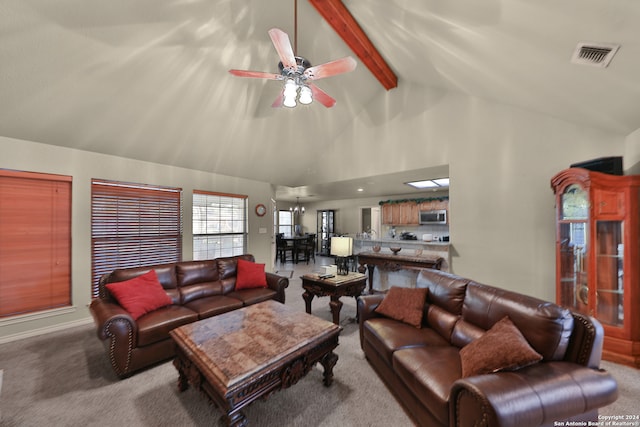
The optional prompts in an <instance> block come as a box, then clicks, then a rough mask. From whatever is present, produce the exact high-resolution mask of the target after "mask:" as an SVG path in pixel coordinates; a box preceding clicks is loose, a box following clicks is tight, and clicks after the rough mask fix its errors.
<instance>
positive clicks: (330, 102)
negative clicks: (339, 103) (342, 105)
mask: <svg viewBox="0 0 640 427" xmlns="http://www.w3.org/2000/svg"><path fill="white" fill-rule="evenodd" d="M307 84H308V85H309V87H310V88H311V93H312V94H313V99H314V100H316V101H318V102H319V103H321V104H322V105H324V106H325V107H327V108H331V107H333V106H334V105H336V100H335V99H333V98H332V97H330V96H329V95H328V94H327V93H326V92H325V91H323V90H322V89H320V88H319V87H318V86H316V85H314V84H313V83H307Z"/></svg>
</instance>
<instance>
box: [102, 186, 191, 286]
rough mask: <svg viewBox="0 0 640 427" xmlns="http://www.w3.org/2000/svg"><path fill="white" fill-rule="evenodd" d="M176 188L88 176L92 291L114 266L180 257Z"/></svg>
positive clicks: (178, 191) (179, 196)
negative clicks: (104, 179) (89, 187)
mask: <svg viewBox="0 0 640 427" xmlns="http://www.w3.org/2000/svg"><path fill="white" fill-rule="evenodd" d="M181 199H182V189H181V188H167V187H157V186H156V187H154V186H149V185H144V184H128V183H122V182H114V181H102V180H97V179H94V180H93V181H92V183H91V245H92V261H93V265H92V295H93V296H94V297H96V296H98V281H99V280H100V276H102V275H103V274H105V273H109V272H111V271H113V270H115V269H116V268H128V267H138V266H143V265H152V264H160V263H165V262H176V261H180V260H181V259H182V203H181Z"/></svg>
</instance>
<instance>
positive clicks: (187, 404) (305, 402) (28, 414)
mask: <svg viewBox="0 0 640 427" xmlns="http://www.w3.org/2000/svg"><path fill="white" fill-rule="evenodd" d="M316 265H317V266H319V264H316ZM287 267H289V264H288V265H287ZM295 267H296V268H295V274H294V275H293V277H292V279H291V282H290V285H289V288H288V289H287V305H291V306H292V307H295V308H296V309H299V310H304V301H303V300H302V297H301V295H302V289H301V281H300V279H299V276H300V275H301V274H302V273H303V272H304V271H305V270H306V271H309V270H312V269H313V268H314V266H313V265H310V266H306V265H298V266H295ZM290 268H293V267H289V269H290ZM342 301H343V302H344V306H343V308H342V314H341V319H342V322H341V325H342V327H343V328H344V329H343V331H342V333H341V335H340V345H339V347H338V348H337V349H336V353H337V354H338V356H339V360H338V363H337V365H336V367H335V368H334V375H335V377H334V382H333V385H332V386H331V387H324V386H323V385H322V367H321V366H319V365H318V366H317V367H316V368H315V369H314V370H313V371H312V372H311V373H310V374H309V375H307V376H306V377H304V378H303V379H302V380H300V382H299V383H298V384H296V385H294V386H293V387H291V388H289V389H286V390H282V391H279V392H277V393H275V394H273V395H272V396H271V397H270V398H269V399H267V400H265V401H258V402H255V403H254V404H252V405H250V406H249V407H248V408H247V409H245V413H246V414H247V417H248V419H249V421H250V425H253V426H278V427H280V426H304V427H311V426H363V427H364V426H411V425H412V423H411V421H410V419H409V418H408V417H407V415H406V414H405V413H404V411H403V410H402V408H401V407H400V405H399V404H398V403H397V402H396V401H395V399H394V398H393V397H392V396H391V394H390V393H389V391H388V390H387V389H386V387H385V386H384V384H383V383H382V382H381V380H380V379H379V378H378V376H377V375H376V374H375V373H374V372H373V370H372V369H371V367H370V366H369V364H368V362H367V361H366V360H365V358H364V356H363V354H362V351H361V350H360V344H359V338H358V329H357V324H356V323H354V322H353V318H354V317H355V315H356V308H355V307H356V306H355V301H354V300H353V299H352V298H345V299H343V300H342ZM328 302H329V300H328V298H320V299H314V301H313V314H314V315H316V316H319V317H321V318H324V319H326V320H331V313H330V311H329V306H328ZM603 367H604V368H605V369H608V370H610V371H611V372H612V373H613V374H614V376H616V378H617V379H618V381H619V382H620V398H619V399H618V401H617V402H616V403H614V404H613V405H611V406H609V407H607V408H603V409H602V410H601V411H600V412H601V414H603V415H635V414H639V413H640V409H638V407H637V403H636V402H637V401H638V399H639V398H640V372H639V371H638V370H635V369H632V368H627V367H623V366H619V365H615V364H612V363H609V362H603ZM0 384H1V389H0V425H1V426H6V427H14V426H43V425H55V426H114V427H115V426H117V427H124V426H191V425H193V426H212V425H213V426H215V425H220V421H219V418H220V412H219V411H218V410H217V409H216V408H215V407H213V406H212V405H210V404H209V403H208V401H207V399H206V398H205V397H204V396H203V395H201V394H200V393H199V392H197V391H194V390H192V389H189V390H187V391H185V392H184V393H180V392H178V390H177V388H176V384H177V372H176V370H175V368H174V367H173V365H172V364H171V362H167V363H164V364H161V365H158V366H156V367H153V368H151V369H148V370H146V371H143V372H141V373H139V374H136V375H134V376H133V377H131V378H128V379H125V380H119V379H117V378H116V377H115V375H114V374H113V372H112V370H111V368H110V366H109V364H108V360H107V358H106V355H105V352H104V349H103V347H102V344H101V342H100V341H99V340H98V339H97V338H96V336H95V331H94V328H93V326H83V327H76V328H72V329H69V330H66V331H62V332H57V333H54V334H50V335H49V336H40V337H34V338H29V339H25V340H21V341H17V342H12V343H7V344H2V345H0Z"/></svg>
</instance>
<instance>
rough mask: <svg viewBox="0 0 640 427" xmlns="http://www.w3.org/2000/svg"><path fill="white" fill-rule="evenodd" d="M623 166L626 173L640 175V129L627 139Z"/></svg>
mask: <svg viewBox="0 0 640 427" xmlns="http://www.w3.org/2000/svg"><path fill="white" fill-rule="evenodd" d="M625 148H626V149H625V153H624V161H623V166H624V169H625V174H626V175H640V129H638V130H636V131H635V132H633V133H632V134H630V135H629V136H627V138H626V140H625Z"/></svg>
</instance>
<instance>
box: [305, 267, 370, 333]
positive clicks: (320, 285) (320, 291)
mask: <svg viewBox="0 0 640 427" xmlns="http://www.w3.org/2000/svg"><path fill="white" fill-rule="evenodd" d="M300 278H301V279H302V287H303V288H304V291H305V292H304V293H303V294H302V298H304V303H305V306H306V307H305V308H306V310H307V313H309V314H311V301H313V297H314V296H318V297H322V296H329V297H331V301H329V307H330V308H331V314H332V315H333V323H335V324H336V325H339V324H340V310H341V309H342V305H343V304H342V301H340V297H343V296H349V297H354V298H357V297H359V296H360V294H361V293H362V291H363V290H364V288H365V287H366V286H367V276H365V275H364V274H362V273H349V274H348V275H346V276H340V275H337V276H335V277H332V278H329V279H321V278H320V277H319V276H318V275H317V274H305V275H304V276H302V277H300Z"/></svg>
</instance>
